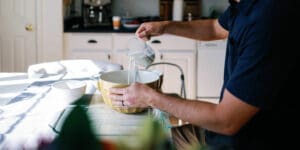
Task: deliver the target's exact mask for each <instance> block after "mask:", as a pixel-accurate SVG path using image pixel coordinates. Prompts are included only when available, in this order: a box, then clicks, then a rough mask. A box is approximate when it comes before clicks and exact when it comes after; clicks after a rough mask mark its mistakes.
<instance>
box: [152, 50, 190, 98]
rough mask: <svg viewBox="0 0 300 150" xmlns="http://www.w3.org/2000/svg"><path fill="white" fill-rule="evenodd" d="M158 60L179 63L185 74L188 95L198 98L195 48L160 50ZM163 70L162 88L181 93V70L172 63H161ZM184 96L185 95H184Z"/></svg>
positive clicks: (168, 91)
mask: <svg viewBox="0 0 300 150" xmlns="http://www.w3.org/2000/svg"><path fill="white" fill-rule="evenodd" d="M158 57H159V58H158V60H157V62H167V63H172V64H176V65H178V66H179V67H180V68H181V69H182V71H183V75H184V81H185V82H184V83H185V90H186V94H187V95H186V96H187V98H190V99H195V98H196V76H195V75H196V65H195V63H196V51H193V50H182V51H178V50H160V51H159V55H158ZM157 68H158V69H159V70H161V71H162V72H163V84H162V90H163V92H165V93H177V94H179V95H180V94H181V78H180V75H181V72H180V69H179V68H177V67H175V66H172V65H159V66H157ZM182 96H183V95H182Z"/></svg>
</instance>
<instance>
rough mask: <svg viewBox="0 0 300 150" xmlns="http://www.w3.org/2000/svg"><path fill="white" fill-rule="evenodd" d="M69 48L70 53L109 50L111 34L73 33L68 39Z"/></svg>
mask: <svg viewBox="0 0 300 150" xmlns="http://www.w3.org/2000/svg"><path fill="white" fill-rule="evenodd" d="M68 40H69V41H68V43H69V48H70V50H71V51H76V50H78V51H82V50H85V49H87V50H111V49H112V36H111V34H101V35H99V34H92V33H90V34H83V33H78V34H77V33H73V34H69V37H68Z"/></svg>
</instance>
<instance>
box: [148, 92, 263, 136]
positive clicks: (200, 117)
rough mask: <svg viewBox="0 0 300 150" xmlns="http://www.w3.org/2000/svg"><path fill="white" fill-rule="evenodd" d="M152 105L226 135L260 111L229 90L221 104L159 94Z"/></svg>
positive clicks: (237, 129)
mask: <svg viewBox="0 0 300 150" xmlns="http://www.w3.org/2000/svg"><path fill="white" fill-rule="evenodd" d="M150 105H151V106H152V107H154V108H159V109H161V110H163V111H166V112H168V113H170V114H171V115H174V116H175V117H178V118H180V119H182V120H184V121H188V122H190V123H192V124H195V125H198V126H201V127H203V128H206V129H208V130H211V131H214V132H217V133H221V134H225V135H233V134H235V133H236V132H238V131H239V130H240V128H241V127H242V126H244V125H245V124H246V123H247V122H248V121H249V120H250V119H251V118H252V117H253V116H254V115H255V114H256V113H257V112H258V111H259V109H258V108H257V107H254V106H252V105H249V104H247V103H245V102H243V101H242V100H240V99H239V98H237V97H235V96H234V95H232V94H231V93H230V92H229V91H227V90H226V91H225V92H224V97H223V100H222V101H221V103H220V104H212V103H207V102H201V101H196V100H182V99H180V98H174V97H170V96H167V95H157V97H154V98H153V99H152V100H151V101H150Z"/></svg>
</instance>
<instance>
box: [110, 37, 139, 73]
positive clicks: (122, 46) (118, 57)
mask: <svg viewBox="0 0 300 150" xmlns="http://www.w3.org/2000/svg"><path fill="white" fill-rule="evenodd" d="M134 37H135V35H134V33H116V34H113V41H114V43H113V49H114V53H113V56H114V57H113V61H114V62H115V63H118V64H122V65H123V67H124V69H128V65H129V56H128V55H127V54H128V51H129V50H128V41H129V40H130V39H131V38H134Z"/></svg>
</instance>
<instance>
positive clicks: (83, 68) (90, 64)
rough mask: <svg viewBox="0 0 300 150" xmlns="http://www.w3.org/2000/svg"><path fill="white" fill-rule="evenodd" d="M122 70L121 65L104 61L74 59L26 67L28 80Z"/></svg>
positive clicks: (90, 74)
mask: <svg viewBox="0 0 300 150" xmlns="http://www.w3.org/2000/svg"><path fill="white" fill-rule="evenodd" d="M122 69H123V66H122V65H120V64H115V63H110V62H106V61H95V60H88V59H74V60H61V61H54V62H45V63H40V64H34V65H31V66H29V67H28V70H27V73H28V78H47V77H49V76H55V75H64V74H67V73H68V74H72V75H78V76H81V77H82V76H93V75H96V74H99V73H101V72H107V71H113V70H122Z"/></svg>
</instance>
